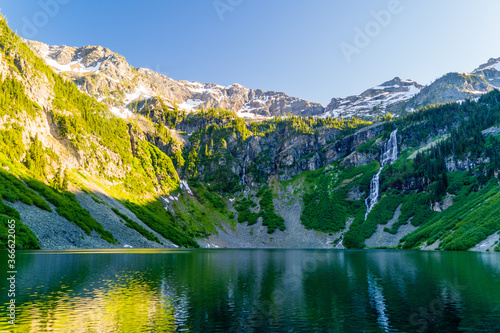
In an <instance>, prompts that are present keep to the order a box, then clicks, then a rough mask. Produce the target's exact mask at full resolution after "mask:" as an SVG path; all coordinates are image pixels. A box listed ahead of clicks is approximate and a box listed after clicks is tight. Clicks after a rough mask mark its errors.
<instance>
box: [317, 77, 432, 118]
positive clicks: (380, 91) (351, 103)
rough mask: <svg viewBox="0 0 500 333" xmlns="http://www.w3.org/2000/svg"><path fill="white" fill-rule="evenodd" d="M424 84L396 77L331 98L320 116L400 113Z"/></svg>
mask: <svg viewBox="0 0 500 333" xmlns="http://www.w3.org/2000/svg"><path fill="white" fill-rule="evenodd" d="M423 88H424V86H422V85H420V84H418V83H417V82H415V81H411V80H401V79H400V78H399V77H396V78H394V79H392V80H390V81H387V82H384V83H382V84H381V85H380V86H376V87H373V88H371V89H368V90H366V91H365V92H363V93H361V94H360V95H356V96H349V97H346V98H333V99H332V101H331V102H330V104H328V106H327V107H326V109H325V113H324V114H323V115H321V116H322V117H334V118H336V117H340V116H342V117H344V118H347V117H358V118H368V119H373V118H375V117H376V116H378V115H383V114H386V113H388V112H391V113H396V114H397V113H400V112H401V110H402V109H404V108H405V106H406V103H407V102H408V101H409V100H410V99H411V98H413V97H414V96H416V95H417V94H419V93H420V91H421V90H422V89H423Z"/></svg>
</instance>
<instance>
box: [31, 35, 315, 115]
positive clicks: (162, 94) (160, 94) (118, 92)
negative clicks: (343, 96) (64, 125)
mask: <svg viewBox="0 0 500 333" xmlns="http://www.w3.org/2000/svg"><path fill="white" fill-rule="evenodd" d="M26 42H27V43H29V45H30V46H31V47H32V48H33V49H34V50H35V51H36V52H37V54H38V55H39V56H40V57H42V58H43V59H44V60H45V61H46V63H47V64H48V65H49V66H51V67H52V69H54V70H55V71H56V72H58V73H64V74H65V75H66V76H68V77H69V78H71V79H72V80H73V81H74V82H75V83H76V84H77V86H78V87H79V88H80V90H81V91H83V92H85V93H87V94H89V95H90V96H93V97H95V98H96V99H97V100H99V101H101V102H103V103H104V104H106V105H108V106H109V107H110V108H111V110H112V111H113V112H114V113H115V114H117V115H120V116H122V117H125V116H127V115H128V114H130V112H140V111H141V109H140V108H138V107H137V106H138V105H142V106H143V105H144V102H146V101H148V100H150V99H151V98H160V99H161V100H163V102H165V103H166V104H167V105H169V106H171V107H173V106H174V104H176V105H177V106H178V107H179V108H180V109H182V110H186V111H188V112H191V111H194V110H199V109H201V108H205V109H208V108H211V107H217V108H222V109H227V110H230V111H233V112H235V113H237V114H238V115H239V116H241V117H245V118H269V117H272V116H279V115H284V114H287V113H291V114H295V115H303V116H309V115H316V114H320V113H322V112H323V110H324V108H323V106H322V105H320V104H318V103H310V102H308V101H306V100H303V99H300V98H295V97H290V96H288V95H286V94H285V93H281V92H274V91H263V90H259V89H257V90H255V89H248V88H245V87H243V86H241V85H239V84H236V83H235V84H233V85H230V86H221V85H218V84H212V83H199V82H188V81H176V80H173V79H171V78H168V77H166V76H164V75H161V74H159V73H156V72H154V71H151V70H149V69H145V68H134V67H132V66H130V65H129V64H128V63H127V61H126V60H125V58H124V57H122V56H120V55H118V54H116V53H113V52H112V51H111V50H109V49H107V48H103V47H101V46H86V47H81V48H76V47H68V46H48V45H46V44H43V43H40V42H33V41H26Z"/></svg>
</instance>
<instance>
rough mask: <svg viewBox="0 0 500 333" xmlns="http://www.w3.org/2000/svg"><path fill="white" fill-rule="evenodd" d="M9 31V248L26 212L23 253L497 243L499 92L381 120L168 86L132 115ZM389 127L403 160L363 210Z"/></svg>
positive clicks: (2, 174)
mask: <svg viewBox="0 0 500 333" xmlns="http://www.w3.org/2000/svg"><path fill="white" fill-rule="evenodd" d="M0 29H1V30H0V49H1V53H0V55H1V58H0V75H1V77H0V164H1V167H2V168H0V196H1V199H2V200H0V219H1V222H0V229H1V230H0V246H1V247H5V246H6V241H7V236H6V235H7V221H9V220H12V219H14V220H15V221H16V228H17V229H16V231H17V233H16V236H17V246H18V247H20V248H24V249H37V248H91V247H109V248H112V247H124V246H134V247H177V246H181V247H199V246H203V247H211V246H215V247H243V246H244V247H325V248H333V247H337V248H343V247H347V248H365V247H394V248H405V249H444V250H469V249H471V248H474V247H477V249H479V250H494V249H496V250H498V249H499V244H498V238H499V237H498V232H499V230H500V214H499V213H500V197H499V195H500V194H499V193H500V183H499V179H498V170H499V168H500V165H499V164H500V156H499V153H500V149H499V143H500V136H499V134H500V127H498V126H499V125H500V124H499V122H500V92H498V91H496V90H494V91H492V92H490V93H488V94H485V95H484V96H482V97H481V98H480V99H479V100H478V101H465V102H463V103H451V104H445V105H438V106H430V107H425V108H422V109H419V110H417V111H415V112H412V113H409V114H407V115H405V116H401V117H397V118H393V117H392V116H391V115H390V114H387V115H385V116H384V117H382V118H381V117H378V118H377V119H376V121H375V122H373V123H372V122H368V121H364V120H359V119H356V118H346V119H343V118H341V117H339V118H324V119H323V118H317V117H312V116H310V117H300V116H294V115H283V116H279V117H274V118H271V119H267V120H262V121H249V120H245V119H243V118H239V117H238V116H237V114H236V113H234V112H230V111H227V110H223V109H218V108H210V109H207V110H204V109H202V110H200V111H198V112H188V111H189V110H183V109H182V107H180V106H178V105H169V104H168V103H167V102H166V101H164V100H163V99H162V98H161V97H160V96H157V97H151V98H149V99H147V100H146V101H145V102H144V103H143V104H141V105H136V107H135V108H133V109H134V110H136V112H135V113H131V115H130V117H127V118H121V117H117V116H116V115H114V114H113V113H112V112H111V111H110V110H109V106H107V105H105V104H102V103H100V102H98V101H97V100H96V99H95V98H94V97H91V96H89V95H87V94H85V93H83V92H81V91H80V90H79V88H78V87H77V86H76V85H75V83H74V82H73V81H71V80H70V79H69V78H68V77H67V76H65V75H64V74H61V73H55V72H54V71H53V70H52V69H51V68H50V67H49V66H47V65H46V64H45V62H44V60H43V59H41V58H39V57H37V55H36V54H35V53H34V52H33V51H32V50H31V49H30V48H29V47H28V46H27V45H26V44H24V43H23V41H22V40H21V39H20V38H19V37H18V36H16V35H15V34H14V33H13V32H12V31H11V30H10V29H9V28H8V26H7V23H6V22H5V21H4V20H0ZM88 75H89V79H90V76H91V75H92V74H88ZM396 130H397V132H396ZM391 133H393V135H394V133H397V136H396V137H395V140H396V142H397V147H398V150H397V160H395V161H394V163H390V164H388V165H386V166H385V167H384V168H383V170H382V171H381V173H380V179H378V178H377V183H376V184H377V185H378V186H380V190H379V192H377V193H378V196H377V200H378V203H377V204H376V205H375V206H374V207H373V209H372V210H371V211H370V212H369V214H368V215H367V216H365V215H366V212H367V205H366V202H365V200H366V199H367V197H368V196H369V194H370V192H371V190H372V187H373V184H374V176H375V175H377V174H378V171H379V170H380V161H381V154H382V151H383V150H384V147H385V146H386V143H387V142H388V140H389V139H390V136H391Z"/></svg>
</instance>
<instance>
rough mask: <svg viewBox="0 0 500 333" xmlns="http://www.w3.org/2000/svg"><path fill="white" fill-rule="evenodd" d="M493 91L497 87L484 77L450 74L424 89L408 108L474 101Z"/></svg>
mask: <svg viewBox="0 0 500 333" xmlns="http://www.w3.org/2000/svg"><path fill="white" fill-rule="evenodd" d="M493 89H496V87H495V86H493V85H491V84H490V83H489V82H488V80H487V79H486V78H485V77H484V76H481V75H477V74H467V73H449V74H446V75H445V76H443V77H441V78H439V79H437V80H436V81H435V82H433V83H432V84H431V85H429V86H427V87H425V88H424V89H422V92H421V93H420V94H418V95H417V96H415V98H414V99H412V100H411V101H410V102H409V103H408V105H407V108H409V109H410V110H411V109H418V108H419V107H422V106H426V105H429V104H444V103H448V102H457V101H463V100H466V99H474V98H478V97H481V95H483V94H485V93H487V92H490V91H492V90H493Z"/></svg>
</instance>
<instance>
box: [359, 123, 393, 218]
mask: <svg viewBox="0 0 500 333" xmlns="http://www.w3.org/2000/svg"><path fill="white" fill-rule="evenodd" d="M397 135H398V130H397V129H396V130H395V131H393V132H392V133H391V137H390V138H389V140H388V141H387V142H386V143H385V144H384V147H383V148H382V154H381V155H380V169H379V170H378V172H377V174H376V175H375V176H373V178H372V181H371V183H370V195H369V196H368V198H366V200H365V205H366V214H365V220H366V219H367V218H368V214H370V212H371V210H372V209H373V207H375V205H376V204H377V202H378V198H379V195H380V173H381V172H382V169H383V168H384V167H385V166H386V165H388V164H392V163H394V162H396V160H397V159H398V136H397Z"/></svg>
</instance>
